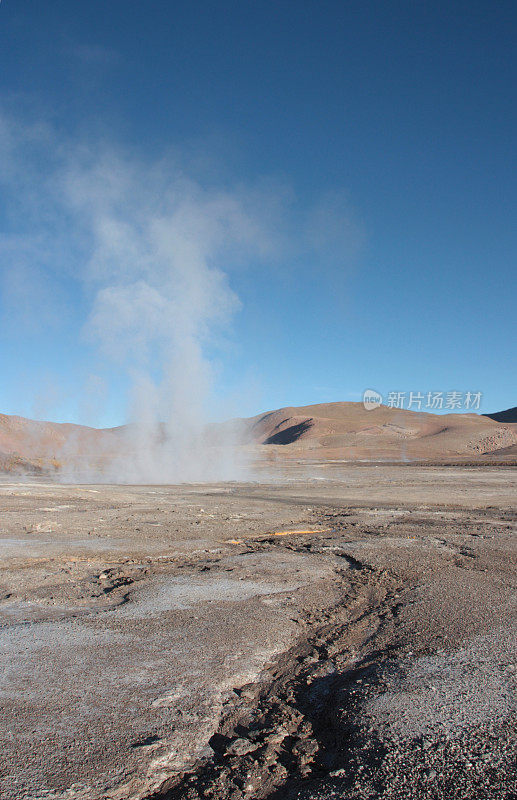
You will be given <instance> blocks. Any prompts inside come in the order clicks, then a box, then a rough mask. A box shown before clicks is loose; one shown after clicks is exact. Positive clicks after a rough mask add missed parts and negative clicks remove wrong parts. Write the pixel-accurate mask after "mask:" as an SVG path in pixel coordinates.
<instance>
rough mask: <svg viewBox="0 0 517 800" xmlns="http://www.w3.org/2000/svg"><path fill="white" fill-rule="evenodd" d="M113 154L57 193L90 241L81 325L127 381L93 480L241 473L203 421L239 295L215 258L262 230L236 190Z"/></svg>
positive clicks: (260, 241)
mask: <svg viewBox="0 0 517 800" xmlns="http://www.w3.org/2000/svg"><path fill="white" fill-rule="evenodd" d="M160 166H161V169H160V170H159V171H158V170H157V169H156V168H143V167H138V168H137V167H135V166H134V164H131V165H130V164H128V163H124V162H123V161H121V160H120V159H117V158H115V157H114V156H104V157H103V158H102V159H101V160H100V161H99V160H94V161H93V163H92V162H90V163H88V164H86V165H84V164H83V165H81V166H78V165H77V164H74V165H73V166H72V167H71V168H69V169H68V170H67V171H66V173H65V176H64V178H63V190H64V193H65V195H66V197H67V198H68V200H69V202H70V204H71V207H72V209H73V211H74V214H75V215H78V216H79V217H80V218H81V221H82V225H83V227H84V229H85V232H86V236H87V239H89V242H90V248H91V249H90V256H89V259H88V269H87V271H88V274H89V275H90V277H91V280H92V281H94V283H95V284H96V285H99V288H98V290H97V292H96V295H95V299H94V303H93V308H92V311H91V314H90V316H89V319H88V322H87V324H86V332H87V334H88V336H89V337H90V338H91V339H92V340H94V341H96V342H98V344H99V345H100V348H101V350H102V351H103V353H104V354H105V355H106V356H107V357H109V358H112V359H114V360H116V361H118V362H120V363H122V364H124V365H125V367H126V369H127V370H128V371H129V373H130V375H131V378H132V385H133V390H132V395H133V396H132V406H131V419H130V424H129V425H128V426H127V428H126V429H125V431H124V432H123V434H122V435H121V437H120V438H121V439H122V441H121V443H120V447H121V452H120V453H119V454H117V455H116V456H115V457H108V458H107V459H105V463H104V477H105V479H107V480H111V481H117V482H132V483H133V482H134V483H142V482H146V483H147V482H150V483H156V482H178V481H184V480H188V481H197V480H207V479H228V478H239V477H242V476H243V471H242V463H241V462H240V459H239V458H237V453H238V448H236V447H235V445H236V441H235V439H234V440H233V441H230V440H231V439H232V435H231V434H232V432H231V430H230V428H228V427H226V428H225V429H224V439H223V435H222V433H221V436H220V437H219V438H218V437H217V435H216V429H215V428H214V427H212V428H209V427H207V422H208V419H209V413H208V408H207V405H208V404H209V401H210V393H211V389H212V383H213V377H214V376H213V366H212V362H211V358H210V355H209V353H210V351H211V350H212V349H213V347H214V344H216V343H217V341H218V339H219V338H220V337H221V336H222V335H223V334H224V331H225V329H226V328H227V326H228V324H229V323H230V321H231V318H232V315H233V313H234V312H235V311H236V309H238V307H239V305H240V304H239V300H238V298H237V296H236V295H235V293H234V292H233V291H232V289H231V288H230V286H229V283H228V277H227V274H226V272H225V271H224V269H223V266H224V264H225V263H232V262H234V261H235V260H239V259H242V258H246V257H250V256H254V257H256V255H257V253H259V254H264V253H265V251H266V250H265V249H266V248H267V247H268V246H269V245H268V244H267V243H268V242H269V237H268V234H267V232H266V231H265V229H264V227H263V226H262V225H261V224H259V223H258V222H257V220H256V219H255V218H254V216H253V210H252V208H251V207H250V206H251V205H253V204H252V203H251V200H250V198H249V197H246V196H245V195H244V194H243V193H242V194H239V193H237V192H232V193H231V192H227V191H220V190H207V189H203V188H201V187H200V186H199V185H198V184H196V183H195V182H193V181H191V180H187V179H185V178H184V177H183V176H181V175H178V174H177V173H175V172H174V168H173V167H172V165H170V164H165V163H162V164H161V165H160Z"/></svg>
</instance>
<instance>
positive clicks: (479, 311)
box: [0, 0, 517, 424]
mask: <svg viewBox="0 0 517 800" xmlns="http://www.w3.org/2000/svg"><path fill="white" fill-rule="evenodd" d="M516 34H517V6H516V4H515V3H512V2H496V3H494V2H476V0H470V1H469V2H454V0H453V1H452V2H436V1H434V0H433V2H413V1H410V0H408V1H407V2H397V1H394V2H369V1H368V0H361V2H346V1H344V0H341V2H325V0H323V1H322V0H318V1H317V2H316V1H314V2H312V1H311V2H304V0H296V2H295V1H294V0H293V1H292V2H285V0H275V1H274V2H260V0H259V1H258V2H251V1H248V0H238V2H226V1H225V0H217V2H202V1H201V2H192V0H189V2H165V0H163V1H161V2H158V1H157V0H148V2H145V3H143V2H141V0H140V1H139V2H135V0H124V2H122V0H110V1H109V2H106V1H105V0H104V2H100V0H88V2H83V3H78V2H70V0H48V1H47V2H41V0H38V2H36V0H4V1H3V2H2V3H1V5H0V53H1V56H0V58H1V69H0V110H1V113H2V117H3V119H4V120H5V122H4V132H5V130H7V133H6V134H5V137H6V139H7V138H8V139H9V141H10V144H8V145H5V146H4V147H3V150H2V153H3V162H2V169H3V173H4V174H3V180H2V185H1V187H0V188H1V189H2V196H1V197H0V237H1V238H0V256H1V262H0V270H1V283H0V289H1V291H2V296H1V306H0V308H1V311H2V321H1V326H0V333H1V340H0V365H1V374H0V411H1V412H4V413H21V414H25V415H35V416H40V417H48V418H51V419H56V420H59V421H63V420H72V421H78V422H90V423H97V424H115V423H118V422H122V421H123V420H124V418H125V413H126V402H127V391H128V385H129V382H130V378H128V366H127V360H126V362H125V364H124V365H122V366H121V365H120V363H116V362H112V361H110V360H109V358H108V357H107V356H105V355H102V353H100V351H99V347H98V346H97V344H96V343H95V342H93V341H92V340H91V338H88V336H87V335H85V326H86V327H88V319H89V318H90V317H91V313H92V311H91V309H92V307H93V304H94V302H95V296H96V292H98V291H99V290H101V289H102V281H101V282H100V283H99V282H98V283H97V284H95V280H93V279H91V278H85V277H84V274H85V272H87V271H88V268H87V267H85V263H86V262H87V261H88V259H89V258H90V256H89V255H88V253H87V249H88V245H87V244H85V243H84V242H83V240H82V239H81V236H82V234H83V233H84V232H82V231H81V230H80V222H78V219H80V216H81V215H80V214H78V215H77V214H76V217H75V218H74V221H73V222H70V220H68V219H67V206H66V203H63V204H62V205H61V206H59V202H58V201H57V200H56V197H57V195H58V194H59V188H56V186H57V187H59V179H58V178H56V175H57V176H59V174H60V172H59V170H60V169H63V166H62V164H61V166H56V167H55V171H54V172H53V170H54V166H53V161H54V157H55V158H56V162H57V161H60V160H61V161H62V160H63V158H64V159H65V160H66V157H67V156H66V155H65V156H63V153H65V154H67V153H70V152H72V151H73V152H74V153H75V154H76V155H75V156H74V158H76V159H79V160H80V156H78V155H77V152H78V151H80V148H81V147H89V148H91V150H93V151H95V150H96V148H97V147H101V146H102V147H104V146H106V147H109V148H110V149H111V152H114V151H115V152H123V153H124V154H125V155H124V159H125V163H126V165H127V164H131V160H132V159H133V158H134V159H137V160H140V163H145V164H150V163H152V164H154V165H158V166H157V170H158V172H159V170H160V166H159V165H160V163H161V159H163V158H164V154H166V153H167V154H170V153H171V152H174V153H175V154H176V156H175V158H177V159H179V161H180V162H181V164H182V165H183V166H182V170H184V171H185V172H186V173H187V174H188V175H189V177H192V178H193V180H195V181H196V183H197V185H198V186H200V187H201V189H202V190H204V189H205V186H209V187H210V190H213V189H214V187H217V191H221V192H228V193H229V195H230V196H232V197H233V196H239V197H240V196H241V194H242V193H243V194H244V195H245V196H246V197H248V196H249V195H250V194H253V193H255V195H257V194H258V196H259V197H262V196H264V197H265V198H266V200H265V201H264V202H265V205H266V206H267V207H268V210H267V213H265V214H264V216H265V218H266V222H264V220H263V219H261V222H260V224H261V225H265V227H266V228H267V229H268V234H267V235H268V236H269V235H270V236H271V238H272V240H275V241H276V244H272V245H271V247H270V249H269V250H267V248H266V250H267V252H264V253H262V254H261V255H260V257H259V256H257V258H255V255H254V252H255V249H256V248H255V246H254V245H253V244H252V245H248V247H247V249H246V254H245V255H242V256H241V257H240V258H236V257H235V255H234V254H232V255H231V256H230V257H229V258H228V261H227V263H226V262H224V263H221V258H222V256H221V254H220V253H218V254H217V256H214V257H213V258H214V262H216V263H215V266H217V267H219V268H221V269H223V270H224V272H225V273H227V276H228V283H229V286H230V287H231V288H232V290H233V292H234V293H235V294H236V295H237V296H238V298H239V299H240V307H239V309H236V310H235V311H234V314H233V317H232V321H231V323H230V324H229V325H228V326H227V328H226V330H225V334H224V341H223V342H222V343H221V342H220V341H218V343H217V347H216V345H215V344H214V343H213V340H212V339H210V347H209V350H210V352H209V355H210V357H213V358H215V359H216V364H217V389H216V393H217V394H218V396H220V397H223V396H226V395H228V393H229V394H230V398H229V400H228V398H227V400H226V401H225V404H223V405H224V409H225V410H226V409H229V410H230V411H231V413H239V414H243V415H247V414H252V413H258V412H259V411H261V410H266V409H271V408H275V407H278V406H282V405H302V404H308V403H315V402H327V401H331V400H357V399H360V397H361V395H362V391H363V390H364V389H365V388H374V389H377V390H379V391H380V392H382V393H383V394H384V395H386V393H387V392H389V391H393V390H397V391H407V392H409V391H410V390H414V391H421V392H426V391H428V390H435V391H443V392H448V391H452V390H457V391H463V392H464V391H467V390H470V391H482V392H483V404H482V408H481V410H482V411H494V410H500V409H502V408H507V407H509V406H513V405H515V404H516V403H517V378H516V375H517V371H516V358H515V341H516V335H515V334H516V317H517V315H516V300H517V292H516V289H517V271H516V253H517V225H516V200H517V197H516V194H517V192H516V188H517V184H516V175H517V164H516V142H517V125H516V122H517V103H516V72H517V51H516V47H515V42H516ZM35 140H37V144H36V145H34V141H35ZM13 142H14V143H13ZM100 143H102V145H101V144H100ZM13 152H14V153H15V155H14V156H13V155H12V154H13ZM178 154H179V155H178ZM14 161H16V168H15V169H14V168H13V170H12V172H10V168H11V163H14ZM24 165H27V166H26V167H25V166H24ZM49 165H50V166H49ZM24 170H26V171H25V172H24ZM6 173H9V174H8V175H7V177H5V175H6ZM157 180H158V179H157ZM158 183H159V180H158ZM134 185H135V183H134V182H133V183H132V184H131V186H132V187H133V191H134ZM49 187H50V188H49ZM243 187H244V188H243ZM257 187H258V188H257ZM46 192H49V198H50V197H51V198H52V199H49V200H48V206H49V207H51V213H50V212H49V213H48V215H47V202H46V200H45V193H46ZM261 193H262V194H261ZM142 202H143V201H142ZM246 202H247V201H246ZM261 204H262V203H261V201H260V199H259V200H257V199H256V197H255V201H254V206H253V207H254V208H255V209H256V210H257V207H258V211H257V213H258V215H259V216H260V215H261V214H262V211H263V209H261V208H260V206H261ZM252 205H253V203H252ZM124 213H125V212H124ZM131 213H132V214H133V212H131ZM250 213H252V212H250ZM137 218H138V212H136V211H135V212H134V214H133V216H131V215H130V217H129V220H133V221H134V219H137ZM34 220H36V221H34ZM128 224H129V223H128ZM36 230H37V231H39V233H38V236H39V237H40V238H39V239H38V238H37V237H36V238H34V237H32V238H31V236H32V234H33V233H34V231H36ZM308 230H309V233H307V231H308ZM265 235H266V234H265ZM277 240H278V241H279V242H280V244H278V241H277ZM38 242H42V244H41V246H39V245H38ZM49 242H52V243H53V244H49ZM56 242H58V243H59V247H57V245H56V244H55V243H56ZM101 257H102V253H101ZM207 258H208V262H209V265H210V266H212V264H211V259H212V255H211V254H209V255H208V256H207ZM217 259H219V260H217ZM108 284H109V282H108ZM108 284H107V285H108ZM35 317H36V319H35ZM99 387H100V388H99Z"/></svg>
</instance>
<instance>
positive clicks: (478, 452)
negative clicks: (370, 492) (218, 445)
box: [247, 403, 517, 461]
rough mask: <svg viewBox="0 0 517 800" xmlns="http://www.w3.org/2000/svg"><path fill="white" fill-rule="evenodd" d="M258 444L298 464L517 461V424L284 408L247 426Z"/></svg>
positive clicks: (385, 411)
mask: <svg viewBox="0 0 517 800" xmlns="http://www.w3.org/2000/svg"><path fill="white" fill-rule="evenodd" d="M247 423H248V425H249V429H250V432H251V434H252V436H253V439H254V440H255V441H257V442H259V443H261V444H263V445H268V446H269V447H270V448H274V452H275V453H276V454H278V456H279V457H280V456H281V455H282V454H283V455H284V456H287V457H294V458H297V457H298V458H300V457H303V458H316V459H321V458H323V459H338V460H341V459H346V460H350V461H361V460H379V461H385V460H387V461H406V460H411V461H413V460H418V461H420V460H422V461H435V460H450V459H457V458H458V459H461V460H476V459H478V458H481V459H483V460H484V459H485V458H486V457H490V458H493V457H494V456H496V455H498V454H499V455H501V457H502V458H504V459H507V458H512V457H513V458H515V457H516V456H517V424H515V423H501V422H498V421H496V420H493V419H490V418H488V417H485V416H481V415H479V414H446V415H438V414H428V413H423V412H416V411H405V410H402V409H397V408H388V407H387V406H380V407H379V408H376V409H373V410H371V411H367V410H366V409H365V408H364V406H363V404H362V403H325V404H320V405H314V406H303V407H300V408H282V409H279V410H278V411H271V412H269V413H267V414H262V415H259V416H257V417H255V418H253V419H251V420H248V421H247Z"/></svg>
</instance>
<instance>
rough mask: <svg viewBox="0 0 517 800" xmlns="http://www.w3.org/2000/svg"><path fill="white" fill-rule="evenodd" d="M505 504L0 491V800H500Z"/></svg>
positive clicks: (417, 473)
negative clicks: (328, 799)
mask: <svg viewBox="0 0 517 800" xmlns="http://www.w3.org/2000/svg"><path fill="white" fill-rule="evenodd" d="M516 489H517V472H516V471H515V469H514V468H513V467H512V466H510V465H508V466H504V465H499V466H498V465H487V464H485V465H483V464H481V465H477V466H467V465H464V466H461V465H460V466H458V465H442V466H432V465H427V466H425V465H410V464H408V465H394V464H384V465H382V464H381V465H379V464H364V465H359V464H355V465H352V464H348V465H347V464H341V465H338V466H336V465H333V464H331V463H319V464H314V465H312V467H311V469H310V470H309V469H308V468H307V466H306V465H305V466H303V467H302V466H300V465H297V464H296V461H295V460H294V459H293V461H292V463H290V464H284V466H283V467H282V469H281V470H280V471H279V472H278V474H277V475H276V477H275V479H274V480H273V479H269V480H268V479H267V478H264V479H263V480H262V481H260V482H258V481H250V482H240V483H233V482H228V483H217V484H185V485H176V486H164V485H156V486H153V485H145V486H129V485H125V486H122V485H118V486H117V485H106V484H104V485H103V484H97V485H96V484H88V485H65V484H60V483H55V482H53V481H52V479H51V478H49V477H46V478H45V477H41V476H39V477H34V476H32V477H26V478H25V479H23V480H21V479H20V478H19V477H18V476H15V475H5V476H4V478H3V480H2V483H1V484H0V507H1V525H0V548H1V552H2V560H1V575H0V600H1V602H0V659H1V665H2V669H1V672H0V675H1V681H0V698H1V700H0V737H1V743H0V754H1V755H0V796H1V797H2V798H3V800H22V799H23V800H28V799H29V798H30V799H31V800H36V799H38V800H39V799H40V798H41V799H43V798H47V799H48V800H58V798H59V800H61V798H62V799H63V800H64V798H67V800H101V798H102V800H130V799H131V800H136V799H137V798H139V799H140V800H143V798H146V799H147V800H151V798H152V800H166V799H167V798H168V799H169V800H179V798H182V799H183V798H184V799H185V800H187V798H188V799H189V800H190V799H192V800H193V799H194V798H214V800H215V799H217V800H255V799H256V800H262V799H266V798H267V799H268V800H280V798H282V799H283V798H285V799H286V800H290V799H291V798H299V799H300V800H302V799H303V800H309V798H314V799H316V798H318V799H320V800H323V799H324V798H356V799H357V800H360V799H362V798H377V797H378V798H400V799H401V800H402V798H404V799H406V798H449V797H451V798H452V797H458V798H514V797H516V792H517V777H516V769H515V755H516V746H515V745H516V731H515V698H516V694H515V688H516V680H517V673H516V658H515V656H516V653H515V634H516V632H517V623H516V616H515V604H516V597H517V594H516V589H517V573H516V556H517V551H516V546H515V516H516V515H515V496H516Z"/></svg>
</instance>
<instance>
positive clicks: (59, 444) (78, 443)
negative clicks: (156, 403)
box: [0, 402, 517, 471]
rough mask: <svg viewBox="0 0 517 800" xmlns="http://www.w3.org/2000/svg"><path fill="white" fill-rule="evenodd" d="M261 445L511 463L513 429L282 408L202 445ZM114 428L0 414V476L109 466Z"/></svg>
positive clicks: (465, 418) (384, 457) (344, 407)
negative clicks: (87, 463)
mask: <svg viewBox="0 0 517 800" xmlns="http://www.w3.org/2000/svg"><path fill="white" fill-rule="evenodd" d="M236 423H237V426H238V428H239V429H240V432H241V436H240V438H241V440H242V439H244V440H245V441H247V442H248V443H252V444H255V445H262V446H263V447H259V453H260V454H261V455H262V456H263V457H269V456H273V457H274V458H275V459H281V460H282V459H288V460H291V459H297V458H301V459H317V460H334V459H335V460H344V461H414V460H416V461H450V460H460V461H480V462H484V461H486V460H497V459H498V458H500V459H501V460H503V461H506V462H512V461H515V460H516V457H515V456H516V448H517V424H515V423H508V424H502V423H501V422H498V421H496V420H493V419H490V418H489V417H487V416H482V415H478V414H446V415H437V414H428V413H424V412H415V411H405V410H401V409H392V408H388V407H387V406H380V407H379V408H377V409H374V410H372V411H367V410H366V409H365V408H364V406H363V404H362V403H346V402H341V403H323V404H318V405H310V406H302V407H292V406H290V407H286V408H282V409H277V410H275V411H270V412H268V413H266V414H260V415H258V416H256V417H252V418H251V419H244V420H239V421H234V422H232V423H223V424H221V425H212V426H210V432H209V433H208V435H207V445H211V444H213V443H214V442H213V440H214V439H215V440H216V442H217V443H219V444H220V440H221V438H222V437H226V438H229V439H231V441H232V442H234V441H235V438H236V437H235V432H236V429H237V426H236ZM123 430H124V427H121V428H112V429H96V428H89V427H85V426H81V425H73V424H69V423H64V424H59V423H52V422H38V421H35V420H29V419H25V418H23V417H16V416H7V415H0V471H27V470H40V469H41V468H59V467H60V466H61V465H69V464H70V463H75V464H77V463H80V462H81V460H82V459H89V460H90V461H91V460H92V459H93V461H95V462H97V460H100V461H103V460H104V459H109V458H110V456H111V455H113V454H115V453H117V452H118V451H119V448H120V442H121V438H120V433H121V432H122V431H123Z"/></svg>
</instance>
